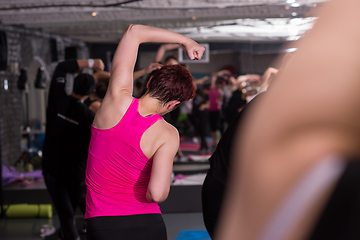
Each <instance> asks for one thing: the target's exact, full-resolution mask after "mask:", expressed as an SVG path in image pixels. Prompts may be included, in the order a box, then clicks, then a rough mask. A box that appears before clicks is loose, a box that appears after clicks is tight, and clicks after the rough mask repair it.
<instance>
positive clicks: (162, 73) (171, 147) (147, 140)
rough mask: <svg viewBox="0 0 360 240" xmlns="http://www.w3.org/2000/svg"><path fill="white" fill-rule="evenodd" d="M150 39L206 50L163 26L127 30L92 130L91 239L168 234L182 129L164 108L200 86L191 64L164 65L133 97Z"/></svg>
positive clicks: (198, 52)
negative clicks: (143, 47)
mask: <svg viewBox="0 0 360 240" xmlns="http://www.w3.org/2000/svg"><path fill="white" fill-rule="evenodd" d="M144 42H169V43H178V44H181V45H182V46H184V48H185V49H186V50H187V53H188V55H189V57H190V59H200V58H201V56H202V54H203V52H204V48H203V47H202V46H200V45H199V44H197V43H196V42H194V41H193V40H191V39H189V38H187V37H185V36H183V35H180V34H176V33H173V32H170V31H167V30H163V29H159V28H154V27H149V26H142V25H130V26H129V27H128V29H127V30H126V32H125V33H124V35H123V37H122V39H121V41H120V43H119V45H118V47H117V50H116V52H115V55H114V59H113V62H112V68H111V77H110V82H109V87H108V91H107V93H106V95H105V98H104V100H103V102H102V104H101V106H100V108H99V109H98V112H97V114H96V117H95V119H94V123H93V126H92V132H91V134H92V135H91V141H90V146H89V154H88V161H87V168H86V187H87V196H86V214H85V218H86V219H87V226H88V229H87V239H90V240H91V239H137V240H141V239H144V240H145V239H146V240H149V239H166V238H167V236H166V229H165V225H164V222H163V220H162V216H161V211H160V209H159V206H158V203H159V202H162V201H164V200H165V199H166V198H167V196H168V193H169V189H170V178H171V173H172V164H173V159H174V156H175V154H176V151H177V149H178V147H179V134H178V132H177V130H176V128H175V127H173V126H172V125H170V124H168V123H167V122H166V121H164V119H163V118H162V117H161V116H162V115H164V114H166V113H168V112H170V111H172V110H173V109H174V108H176V107H177V106H178V105H179V104H180V103H181V102H182V101H186V100H189V99H191V98H193V96H194V93H195V87H194V84H193V77H192V76H191V74H190V73H189V71H188V70H187V69H186V68H185V67H182V66H180V65H170V66H163V67H162V68H161V69H159V70H158V71H157V73H156V74H155V75H154V76H153V77H152V79H151V80H150V81H149V82H148V84H147V92H146V93H145V95H143V96H142V97H141V98H140V99H136V98H133V97H132V93H133V71H134V66H135V62H136V58H137V52H138V47H139V44H140V43H144Z"/></svg>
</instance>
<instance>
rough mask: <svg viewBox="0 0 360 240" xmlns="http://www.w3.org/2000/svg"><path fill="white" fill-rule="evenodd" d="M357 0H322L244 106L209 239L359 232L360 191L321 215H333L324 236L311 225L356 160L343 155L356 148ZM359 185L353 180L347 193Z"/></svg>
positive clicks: (355, 235)
mask: <svg viewBox="0 0 360 240" xmlns="http://www.w3.org/2000/svg"><path fill="white" fill-rule="evenodd" d="M359 8H360V2H359V1H356V0H333V1H330V2H327V3H324V5H323V6H322V8H321V9H320V11H319V12H318V16H319V19H318V21H317V22H316V24H315V25H314V27H313V29H311V30H310V31H309V32H308V33H307V35H306V36H304V38H303V39H301V40H300V42H299V44H298V46H297V47H298V50H297V53H296V55H295V56H294V57H293V58H292V59H291V61H290V62H289V63H288V65H287V66H286V67H285V68H283V69H282V70H281V71H279V73H278V74H277V76H276V77H275V79H274V82H273V83H272V86H271V87H270V88H269V90H268V91H267V93H266V95H265V96H264V98H263V99H261V101H259V102H258V103H256V105H255V106H254V108H253V110H252V111H251V112H250V113H249V115H248V117H247V119H246V120H245V123H244V124H245V125H244V127H245V131H244V132H243V133H241V134H240V135H239V137H238V139H239V142H241V143H242V144H241V145H240V144H239V145H238V147H237V150H236V152H235V154H234V156H233V158H234V159H237V158H240V159H241V162H240V163H236V165H235V166H234V168H233V171H232V175H231V181H232V182H231V186H229V191H228V195H227V199H226V201H225V203H224V206H226V207H225V209H224V211H223V212H222V220H221V225H220V228H219V231H218V232H217V234H216V236H215V239H221V240H232V239H246V240H255V239H261V240H267V239H269V240H272V239H273V240H284V239H291V240H298V239H309V238H310V239H341V240H348V239H359V238H360V233H359V232H360V231H359V228H358V224H359V217H358V216H359V203H358V201H355V202H351V207H352V209H351V208H350V209H347V211H346V212H343V213H344V214H343V217H342V218H335V219H330V218H327V219H325V220H327V221H329V222H332V223H333V222H334V221H335V222H336V224H332V225H328V227H327V228H323V230H324V231H323V232H322V233H323V234H327V233H329V232H330V233H334V235H332V236H330V238H329V237H328V238H326V237H325V238H324V237H316V238H313V235H312V234H313V233H314V232H316V227H317V226H318V222H317V220H318V219H320V220H321V219H324V218H322V217H320V215H322V214H326V213H325V212H322V210H323V209H324V210H325V211H336V208H334V207H328V206H332V203H333V201H332V198H333V197H339V196H341V195H343V194H336V193H339V192H338V191H337V190H338V186H340V185H337V183H340V182H341V180H342V179H343V177H341V178H340V176H344V173H346V171H345V172H344V169H345V166H346V165H345V166H344V164H345V163H346V164H352V163H358V161H356V162H350V163H348V162H349V161H350V159H352V158H353V157H354V156H359V154H360V148H359V145H360V124H359V123H360V109H359V104H360V97H359V96H360V95H359V89H360V81H359V79H360V71H359V65H360V55H359V52H360V45H359V44H358V42H359V40H360V30H359V28H358V27H357V23H358V22H359V21H360V16H359V14H357V11H358V9H359ZM245 140H246V141H245ZM346 169H348V168H346ZM339 178H340V180H339ZM349 186H351V185H349ZM333 190H334V191H333ZM330 195H331V198H330V200H329V196H330ZM357 195H358V190H356V189H355V191H354V192H352V193H349V196H350V197H349V198H348V199H349V200H351V199H359V198H358V196H357ZM328 200H329V201H328ZM349 203H350V202H349ZM325 205H326V207H324V206H325ZM347 205H349V204H346V203H345V204H341V205H339V206H340V207H348V206H347ZM322 216H323V215H322ZM339 220H340V221H339ZM350 220H351V221H350ZM344 223H345V224H344ZM350 228H352V229H350ZM335 233H336V235H335Z"/></svg>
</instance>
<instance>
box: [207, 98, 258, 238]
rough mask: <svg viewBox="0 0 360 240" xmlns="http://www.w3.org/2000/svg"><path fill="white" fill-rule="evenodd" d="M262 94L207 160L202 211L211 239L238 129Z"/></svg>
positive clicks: (234, 124)
mask: <svg viewBox="0 0 360 240" xmlns="http://www.w3.org/2000/svg"><path fill="white" fill-rule="evenodd" d="M262 94H264V93H261V94H259V95H258V96H256V97H255V98H254V99H253V100H252V101H251V102H249V103H248V104H247V105H245V107H244V108H243V109H242V111H241V112H239V113H238V114H237V115H236V117H235V119H234V120H233V121H232V122H231V123H230V125H229V127H228V128H227V129H226V131H225V132H224V134H223V136H222V137H221V139H220V141H219V143H218V145H217V147H216V150H215V151H214V153H213V154H212V155H211V157H210V158H209V162H210V169H209V171H208V173H207V175H206V178H205V181H204V184H203V187H202V209H203V218H204V223H205V227H206V230H207V231H208V233H209V235H210V236H211V237H213V234H214V230H216V225H217V220H218V218H219V213H220V210H221V206H222V202H223V197H224V193H225V190H226V185H227V180H228V174H229V171H230V169H231V163H230V156H231V152H232V150H233V149H232V148H233V143H234V141H235V137H236V134H237V132H238V129H239V128H241V122H242V119H243V118H244V116H246V113H247V112H248V111H249V109H251V108H252V107H251V106H252V105H253V104H255V102H257V101H258V100H259V99H261V98H262Z"/></svg>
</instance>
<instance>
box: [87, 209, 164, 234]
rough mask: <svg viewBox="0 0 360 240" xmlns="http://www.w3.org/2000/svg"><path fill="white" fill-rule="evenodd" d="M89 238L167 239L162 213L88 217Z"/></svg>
mask: <svg viewBox="0 0 360 240" xmlns="http://www.w3.org/2000/svg"><path fill="white" fill-rule="evenodd" d="M86 239H87V240H116V239H121V240H135V239H136V240H166V239H167V234H166V228H165V223H164V221H163V218H162V216H161V214H139V215H129V216H107V217H94V218H88V219H87V233H86Z"/></svg>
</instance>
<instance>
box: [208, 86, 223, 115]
mask: <svg viewBox="0 0 360 240" xmlns="http://www.w3.org/2000/svg"><path fill="white" fill-rule="evenodd" d="M219 98H220V92H219V90H215V89H214V88H213V87H211V88H210V90H209V103H210V105H209V111H218V110H220V109H221V106H220V104H219Z"/></svg>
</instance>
